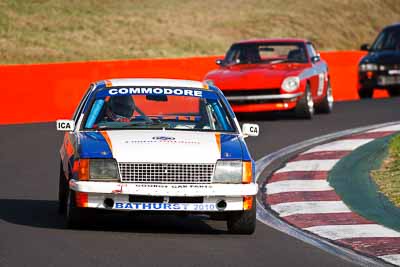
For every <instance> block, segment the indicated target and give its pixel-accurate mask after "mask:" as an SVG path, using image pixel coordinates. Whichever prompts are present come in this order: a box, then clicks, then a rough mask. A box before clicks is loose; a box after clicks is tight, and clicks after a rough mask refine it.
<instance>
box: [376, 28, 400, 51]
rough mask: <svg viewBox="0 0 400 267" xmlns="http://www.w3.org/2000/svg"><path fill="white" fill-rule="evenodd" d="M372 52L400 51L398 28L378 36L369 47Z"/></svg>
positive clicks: (399, 29) (399, 31)
mask: <svg viewBox="0 0 400 267" xmlns="http://www.w3.org/2000/svg"><path fill="white" fill-rule="evenodd" d="M371 50H372V51H379V50H397V51H400V27H398V28H394V29H387V30H385V31H383V32H382V33H381V34H379V35H378V37H377V38H376V41H375V42H374V44H373V45H372V46H371Z"/></svg>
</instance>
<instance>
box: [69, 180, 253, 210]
mask: <svg viewBox="0 0 400 267" xmlns="http://www.w3.org/2000/svg"><path fill="white" fill-rule="evenodd" d="M69 185H70V188H71V189H72V190H73V191H75V193H76V204H77V206H78V207H85V208H96V209H109V210H125V211H177V212H180V211H187V212H222V211H239V210H246V209H248V208H246V207H248V206H249V199H251V201H255V199H254V196H255V195H256V194H257V191H258V186H257V184H255V183H251V184H133V183H132V184H130V183H119V182H93V181H92V182H91V181H76V180H71V181H70V183H69ZM135 196H141V197H143V198H145V199H146V197H147V199H149V197H150V199H151V197H162V200H161V201H160V200H156V201H135V200H132V199H135ZM195 198H197V199H196V201H193V199H195ZM155 199H157V198H155ZM158 199H159V198H158ZM176 199H178V201H177V200H176ZM198 199H200V201H199V200H198ZM185 200H187V201H185ZM193 202H194V203H193ZM250 206H251V205H250Z"/></svg>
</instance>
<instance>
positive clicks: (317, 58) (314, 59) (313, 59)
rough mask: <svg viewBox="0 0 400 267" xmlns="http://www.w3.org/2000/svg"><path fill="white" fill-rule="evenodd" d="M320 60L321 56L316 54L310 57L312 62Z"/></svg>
mask: <svg viewBox="0 0 400 267" xmlns="http://www.w3.org/2000/svg"><path fill="white" fill-rule="evenodd" d="M320 60H321V57H320V56H319V55H318V56H313V57H312V58H311V62H312V63H317V62H319V61H320Z"/></svg>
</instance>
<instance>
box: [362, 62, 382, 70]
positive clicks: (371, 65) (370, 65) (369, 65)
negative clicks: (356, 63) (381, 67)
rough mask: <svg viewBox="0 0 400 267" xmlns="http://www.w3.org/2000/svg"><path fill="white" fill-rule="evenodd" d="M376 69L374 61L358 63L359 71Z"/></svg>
mask: <svg viewBox="0 0 400 267" xmlns="http://www.w3.org/2000/svg"><path fill="white" fill-rule="evenodd" d="M375 70H378V65H376V64H374V63H366V64H360V71H375Z"/></svg>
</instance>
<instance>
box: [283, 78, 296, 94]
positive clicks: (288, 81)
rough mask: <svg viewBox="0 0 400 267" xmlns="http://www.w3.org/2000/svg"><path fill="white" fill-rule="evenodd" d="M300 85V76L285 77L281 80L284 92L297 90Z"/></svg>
mask: <svg viewBox="0 0 400 267" xmlns="http://www.w3.org/2000/svg"><path fill="white" fill-rule="evenodd" d="M299 86H300V78H299V77H287V78H285V79H284V80H283V82H282V85H281V87H282V89H283V90H285V91H286V92H288V93H290V92H293V91H295V90H297V89H298V88H299Z"/></svg>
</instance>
